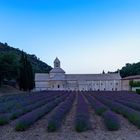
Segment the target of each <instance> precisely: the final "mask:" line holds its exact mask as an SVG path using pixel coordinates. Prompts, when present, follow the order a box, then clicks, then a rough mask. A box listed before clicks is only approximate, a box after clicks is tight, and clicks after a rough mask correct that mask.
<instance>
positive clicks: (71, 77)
mask: <svg viewBox="0 0 140 140" xmlns="http://www.w3.org/2000/svg"><path fill="white" fill-rule="evenodd" d="M66 79H67V80H95V81H96V80H97V81H98V80H120V79H121V77H120V75H119V74H118V73H111V74H66Z"/></svg>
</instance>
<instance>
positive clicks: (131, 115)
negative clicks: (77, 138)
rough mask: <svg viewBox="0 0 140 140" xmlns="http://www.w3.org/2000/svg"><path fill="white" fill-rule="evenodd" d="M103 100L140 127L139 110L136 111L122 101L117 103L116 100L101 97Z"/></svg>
mask: <svg viewBox="0 0 140 140" xmlns="http://www.w3.org/2000/svg"><path fill="white" fill-rule="evenodd" d="M99 100H101V102H103V103H104V104H106V105H107V106H108V107H110V108H111V110H113V111H115V112H117V113H119V114H122V115H123V116H124V117H126V118H127V119H128V120H129V121H130V122H131V123H133V124H134V125H136V126H137V127H138V128H140V113H139V112H138V111H135V110H133V109H131V108H129V107H127V106H124V105H122V104H120V103H117V102H115V101H111V100H108V99H105V98H99Z"/></svg>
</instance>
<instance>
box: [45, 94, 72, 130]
mask: <svg viewBox="0 0 140 140" xmlns="http://www.w3.org/2000/svg"><path fill="white" fill-rule="evenodd" d="M74 99H75V95H74V94H71V95H70V97H69V98H67V99H66V100H65V101H64V102H63V103H62V104H61V105H60V106H58V108H57V109H56V110H55V112H54V113H53V114H52V115H51V116H50V118H49V121H48V126H47V131H49V132H54V131H56V130H58V128H60V127H61V124H62V120H63V119H64V118H65V116H66V114H67V113H68V112H69V111H70V109H71V108H72V104H73V101H74Z"/></svg>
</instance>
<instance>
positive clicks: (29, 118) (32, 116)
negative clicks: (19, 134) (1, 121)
mask: <svg viewBox="0 0 140 140" xmlns="http://www.w3.org/2000/svg"><path fill="white" fill-rule="evenodd" d="M66 97H67V94H65V95H64V96H62V97H60V98H58V99H56V100H54V101H52V102H49V103H48V104H46V105H44V106H42V107H40V108H37V109H35V110H33V111H32V112H29V113H27V114H25V115H23V116H22V117H20V118H19V119H17V120H16V122H15V130H16V131H24V130H26V129H27V128H28V127H29V126H30V125H32V124H33V123H34V122H36V121H37V120H38V119H40V118H41V117H42V116H44V115H45V114H47V113H49V112H50V111H51V110H53V109H54V108H55V107H56V106H57V105H58V104H59V103H60V102H62V101H63V100H64V99H65V98H66Z"/></svg>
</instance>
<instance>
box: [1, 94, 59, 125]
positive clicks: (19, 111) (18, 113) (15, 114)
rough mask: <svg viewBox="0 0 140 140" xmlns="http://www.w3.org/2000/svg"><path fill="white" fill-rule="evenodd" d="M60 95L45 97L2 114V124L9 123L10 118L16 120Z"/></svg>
mask: <svg viewBox="0 0 140 140" xmlns="http://www.w3.org/2000/svg"><path fill="white" fill-rule="evenodd" d="M59 96H60V95H56V96H54V97H50V98H48V99H43V100H41V101H38V102H36V103H34V104H31V105H28V106H25V107H23V108H21V109H17V110H14V111H12V112H10V113H5V114H0V125H4V124H7V123H9V121H10V120H14V119H16V118H18V117H20V116H22V115H24V114H26V113H28V112H30V111H32V110H34V109H36V108H38V107H41V106H43V105H44V104H46V103H48V102H51V101H52V100H54V99H55V98H57V97H59Z"/></svg>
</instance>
